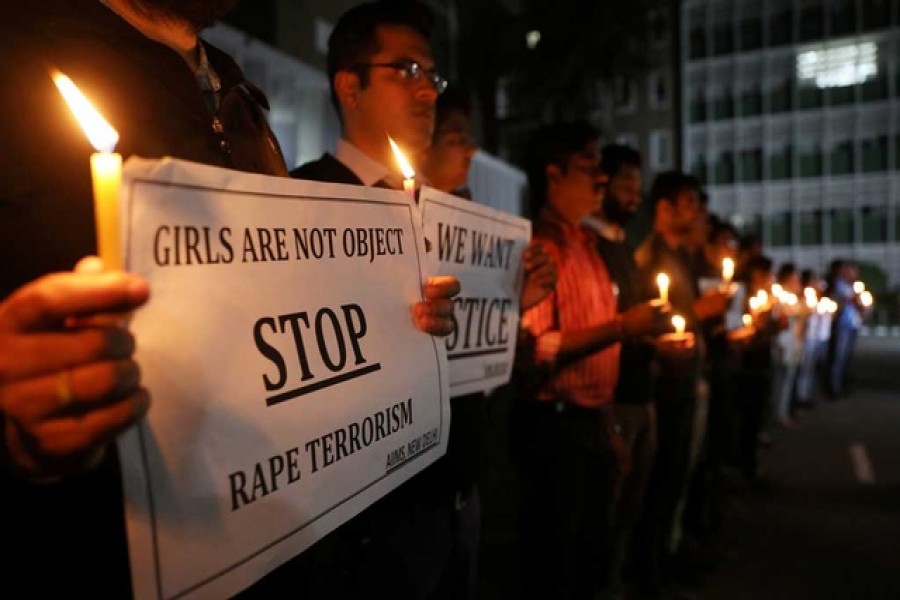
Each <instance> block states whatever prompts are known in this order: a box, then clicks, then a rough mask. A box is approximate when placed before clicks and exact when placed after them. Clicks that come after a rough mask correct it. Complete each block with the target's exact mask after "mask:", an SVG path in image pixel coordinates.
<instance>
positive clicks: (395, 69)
mask: <svg viewBox="0 0 900 600" xmlns="http://www.w3.org/2000/svg"><path fill="white" fill-rule="evenodd" d="M430 29H431V19H430V15H429V13H428V12H427V11H426V9H425V8H424V7H421V6H420V5H418V4H416V3H382V2H377V3H370V4H363V5H361V6H357V7H355V8H353V9H351V10H350V11H348V12H347V13H345V14H344V16H342V17H341V19H340V20H339V21H338V23H337V25H336V26H335V28H334V31H333V32H332V34H331V38H330V39H329V41H328V75H329V78H330V80H331V101H332V103H333V104H334V106H335V109H336V110H337V112H338V116H339V117H340V119H341V138H340V139H339V140H338V143H337V148H336V152H335V154H334V155H331V154H328V153H326V154H324V155H322V157H321V158H320V159H318V160H315V161H312V162H309V163H306V164H305V165H302V166H301V167H299V168H297V169H295V170H294V171H293V172H292V173H291V175H293V176H294V177H297V178H299V179H313V180H316V181H330V182H333V183H349V184H356V185H366V186H379V187H394V188H399V187H401V185H402V174H401V173H400V171H399V167H398V165H397V162H396V160H395V159H394V156H393V152H392V150H391V147H390V144H389V142H388V136H390V137H392V138H393V139H394V141H396V142H397V144H398V145H399V146H400V148H401V149H402V150H403V151H404V152H405V153H406V155H407V156H409V157H414V156H417V155H419V154H421V153H422V152H423V151H424V150H426V149H427V148H428V146H429V145H430V143H431V137H432V133H433V131H434V111H435V102H436V101H437V97H438V95H439V94H440V93H441V92H443V91H444V89H445V88H446V87H447V80H446V79H444V78H443V77H441V75H439V74H438V72H437V71H436V70H435V66H434V59H433V58H432V55H431V46H430V43H429V41H428V37H429V35H430Z"/></svg>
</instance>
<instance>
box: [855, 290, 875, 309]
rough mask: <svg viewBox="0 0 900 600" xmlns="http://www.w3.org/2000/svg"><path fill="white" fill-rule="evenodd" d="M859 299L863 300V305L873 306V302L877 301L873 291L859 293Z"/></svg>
mask: <svg viewBox="0 0 900 600" xmlns="http://www.w3.org/2000/svg"><path fill="white" fill-rule="evenodd" d="M859 301H860V302H862V305H863V306H865V307H869V306H872V304H873V303H874V302H875V299H874V298H873V297H872V292H868V291H863V292H862V293H861V294H860V295H859Z"/></svg>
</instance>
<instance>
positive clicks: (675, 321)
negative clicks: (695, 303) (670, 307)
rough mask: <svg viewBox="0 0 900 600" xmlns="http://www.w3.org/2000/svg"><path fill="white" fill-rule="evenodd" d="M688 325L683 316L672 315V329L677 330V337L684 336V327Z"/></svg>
mask: <svg viewBox="0 0 900 600" xmlns="http://www.w3.org/2000/svg"><path fill="white" fill-rule="evenodd" d="M685 325H686V323H685V321H684V317H682V316H681V315H672V327H674V328H675V335H677V336H678V337H681V336H683V335H684V327H685Z"/></svg>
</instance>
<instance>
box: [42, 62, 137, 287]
mask: <svg viewBox="0 0 900 600" xmlns="http://www.w3.org/2000/svg"><path fill="white" fill-rule="evenodd" d="M52 77H53V82H54V83H55V84H56V87H57V88H58V89H59V91H60V93H61V94H62V96H63V98H64V99H65V100H66V104H68V106H69V109H70V110H71V111H72V114H73V115H75V119H76V120H77V121H78V123H79V125H81V128H82V129H83V130H84V133H85V135H87V137H88V140H89V141H90V142H91V145H92V146H93V147H94V149H95V150H97V152H95V153H94V154H92V155H91V181H92V183H93V188H94V223H95V226H96V230H97V254H98V255H99V256H100V258H102V259H103V264H104V266H105V267H106V268H107V269H121V268H122V250H121V242H120V239H119V187H120V185H121V182H122V156H121V155H120V154H116V153H115V152H113V150H115V147H116V144H117V143H118V141H119V134H118V132H116V130H115V129H113V128H112V126H111V125H110V124H109V123H107V122H106V120H105V119H104V118H103V117H102V116H101V115H100V113H99V112H97V109H95V108H94V107H93V105H91V103H90V102H89V101H88V99H87V98H85V97H84V95H83V94H82V93H81V91H80V90H79V89H78V88H77V87H76V86H75V84H74V83H73V82H72V80H71V79H69V78H68V77H66V76H65V75H63V74H62V73H59V72H56V73H54V74H53V75H52Z"/></svg>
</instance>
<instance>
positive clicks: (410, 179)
mask: <svg viewBox="0 0 900 600" xmlns="http://www.w3.org/2000/svg"><path fill="white" fill-rule="evenodd" d="M388 142H390V144H391V150H393V151H394V159H395V160H396V161H397V166H399V167H400V172H401V173H403V191H404V192H406V193H407V194H409V195H410V196H412V197H413V199H415V197H416V171H415V169H413V168H412V165H411V164H409V161H408V160H406V156H405V155H404V154H403V152H402V151H401V150H400V147H399V146H398V145H397V142H395V141H394V139H393V138H392V137H391V136H388Z"/></svg>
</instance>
